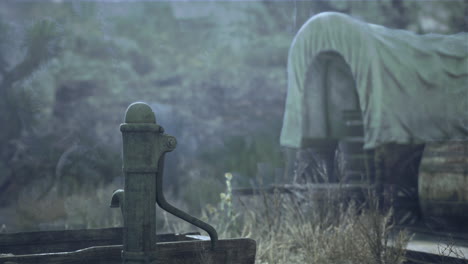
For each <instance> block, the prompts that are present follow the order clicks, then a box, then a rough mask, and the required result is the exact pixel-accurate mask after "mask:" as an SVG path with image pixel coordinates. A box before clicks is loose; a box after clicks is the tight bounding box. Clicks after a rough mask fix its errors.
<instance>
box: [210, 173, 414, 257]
mask: <svg viewBox="0 0 468 264" xmlns="http://www.w3.org/2000/svg"><path fill="white" fill-rule="evenodd" d="M228 181H229V180H228ZM331 195H333V194H331ZM226 196H229V194H225V195H223V196H222V197H221V198H223V197H226ZM311 197H312V196H311V193H310V192H301V193H293V194H281V193H278V192H276V193H273V194H267V193H263V194H261V195H259V196H253V197H238V198H237V199H235V197H231V199H234V200H235V201H236V203H235V204H234V206H233V205H230V206H231V210H232V211H230V215H231V218H232V219H230V217H228V216H227V214H226V209H225V208H226V202H227V201H222V204H224V207H219V208H215V207H209V208H208V209H207V210H206V211H205V214H204V219H205V220H207V221H208V222H210V223H211V224H214V225H215V227H216V228H217V230H218V231H219V232H220V234H221V236H220V237H221V238H223V237H224V238H227V237H250V238H252V239H254V240H256V241H257V258H256V263H257V264H283V263H284V264H286V263H287V264H294V263H301V264H303V263H320V264H340V263H343V264H399V263H403V261H404V254H405V251H404V248H405V247H406V244H407V242H408V240H409V237H408V236H407V235H406V234H405V233H397V235H394V234H393V236H392V233H394V232H392V229H393V225H392V222H391V219H392V212H391V211H389V212H387V213H386V214H381V213H379V212H378V210H377V209H376V208H377V207H376V206H375V205H368V206H366V208H363V207H357V206H356V205H355V204H353V203H348V204H347V205H344V204H343V203H338V202H337V199H333V197H325V199H324V200H323V201H321V202H318V203H314V202H311V201H312V199H311ZM228 208H229V206H228ZM226 220H228V221H227V222H226ZM226 223H230V224H228V225H226ZM391 238H392V239H391Z"/></svg>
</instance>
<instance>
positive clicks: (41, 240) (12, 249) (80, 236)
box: [0, 227, 199, 255]
mask: <svg viewBox="0 0 468 264" xmlns="http://www.w3.org/2000/svg"><path fill="white" fill-rule="evenodd" d="M122 234H123V231H122V228H121V227H115V228H101V229H81V230H59V231H39V232H22V233H10V234H8V233H7V234H0V254H7V253H12V254H16V255H19V254H37V253H51V252H55V253H57V252H67V251H75V250H79V249H83V248H89V247H94V246H109V245H122V241H123V235H122ZM198 234H199V233H198V232H191V233H185V234H158V235H156V241H158V242H170V241H185V240H195V239H194V238H190V237H187V235H198Z"/></svg>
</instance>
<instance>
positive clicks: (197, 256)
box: [0, 238, 256, 264]
mask: <svg viewBox="0 0 468 264" xmlns="http://www.w3.org/2000/svg"><path fill="white" fill-rule="evenodd" d="M156 249H157V252H158V253H157V260H156V263H157V264H254V263H255V252H256V242H255V241H254V240H252V239H244V238H239V239H223V240H219V241H218V245H217V248H216V249H215V250H212V249H211V243H210V241H206V240H204V241H182V242H161V243H157V246H156ZM121 252H122V246H121V245H113V246H96V247H90V248H85V249H82V250H77V251H72V252H60V253H46V254H30V255H16V256H12V255H10V256H5V255H0V264H84V263H93V264H115V263H121Z"/></svg>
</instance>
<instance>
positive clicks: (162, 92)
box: [0, 0, 468, 232]
mask: <svg viewBox="0 0 468 264" xmlns="http://www.w3.org/2000/svg"><path fill="white" fill-rule="evenodd" d="M323 11H338V12H344V13H348V14H351V15H353V16H355V17H356V18H358V19H362V20H364V21H367V22H370V23H376V24H381V25H384V26H387V27H391V28H401V29H407V30H411V31H414V32H417V33H442V34H453V33H457V32H460V31H467V25H468V4H467V3H466V2H464V1H462V0H460V1H401V0H392V1H390V0H380V1H313V2H312V1H310V2H307V1H287V2H286V1H210V2H152V1H145V2H137V1H123V2H114V1H109V2H91V1H89V2H88V1H86V2H85V1H75V2H71V1H70V2H68V1H51V2H45V1H41V2H39V1H35V2H34V1H30V2H26V1H1V2H0V157H1V158H0V226H1V225H2V224H4V225H5V228H6V230H7V231H9V232H10V231H19V230H39V229H42V230H45V229H51V228H53V229H63V228H82V227H88V228H91V227H105V226H114V225H119V224H120V223H121V216H120V211H119V210H111V209H109V208H108V207H109V202H110V197H111V194H112V191H113V190H115V189H117V188H122V187H123V181H122V180H123V178H122V173H121V156H120V155H121V154H120V151H121V133H120V131H119V124H120V123H121V122H122V119H123V115H124V112H125V109H126V108H127V106H128V105H129V104H130V103H132V102H135V101H144V102H146V103H148V104H150V105H151V106H152V107H153V110H154V111H155V113H156V118H157V120H158V123H160V124H161V125H162V126H163V127H164V128H165V129H166V132H167V133H169V134H171V135H174V136H176V137H177V139H178V142H179V144H178V146H177V149H176V150H175V152H173V153H171V154H169V155H168V157H167V159H166V160H167V162H166V175H165V181H166V183H165V184H166V186H165V193H166V195H167V196H169V200H170V201H172V202H174V203H175V204H177V205H178V206H180V207H182V208H184V209H185V210H188V211H190V212H192V213H193V214H194V215H198V214H199V211H200V208H201V207H203V206H205V205H206V204H207V203H210V204H216V203H217V202H218V200H219V193H220V192H222V191H223V190H224V180H225V179H224V173H226V172H232V173H233V175H234V178H233V185H234V187H248V186H253V185H260V184H268V183H273V182H277V183H279V182H288V181H291V179H292V177H291V175H286V174H285V173H284V169H283V168H284V155H283V152H282V149H281V148H280V146H279V144H278V142H279V132H280V128H281V123H282V116H283V110H284V102H285V98H286V89H287V86H286V81H287V80H286V66H287V65H286V64H287V54H288V48H289V46H290V44H291V41H292V39H293V37H294V35H295V33H296V32H297V30H298V29H299V28H300V26H301V25H302V24H303V23H304V22H305V21H306V20H307V19H308V18H310V17H311V16H312V15H314V14H317V13H319V12H323ZM159 215H161V214H159ZM160 228H162V226H161V225H160Z"/></svg>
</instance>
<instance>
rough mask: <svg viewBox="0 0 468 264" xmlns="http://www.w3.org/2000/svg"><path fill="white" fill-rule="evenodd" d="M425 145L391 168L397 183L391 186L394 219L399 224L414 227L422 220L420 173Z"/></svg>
mask: <svg viewBox="0 0 468 264" xmlns="http://www.w3.org/2000/svg"><path fill="white" fill-rule="evenodd" d="M423 151H424V145H417V146H414V147H412V148H411V150H410V152H409V153H405V155H402V156H401V157H399V158H398V159H397V160H396V162H395V163H394V164H393V166H392V168H390V169H391V170H390V171H391V173H392V175H390V176H395V178H396V183H395V184H392V185H391V188H392V189H393V190H390V192H391V195H392V196H393V197H392V199H393V201H392V205H393V206H394V209H395V210H394V217H395V221H396V223H397V224H400V225H414V224H416V223H417V222H418V221H419V220H420V219H421V212H420V210H419V206H418V204H419V203H418V200H419V199H418V172H419V164H420V162H421V158H422V154H423Z"/></svg>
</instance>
